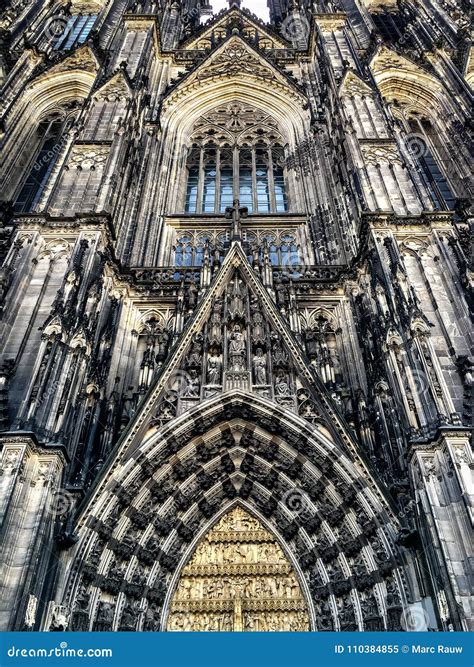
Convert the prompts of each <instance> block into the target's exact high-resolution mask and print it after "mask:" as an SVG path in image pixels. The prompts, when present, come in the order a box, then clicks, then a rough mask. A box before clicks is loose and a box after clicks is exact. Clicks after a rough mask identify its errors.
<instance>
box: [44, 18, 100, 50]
mask: <svg viewBox="0 0 474 667" xmlns="http://www.w3.org/2000/svg"><path fill="white" fill-rule="evenodd" d="M96 19H97V15H96V14H75V15H74V16H71V17H70V18H69V19H68V22H67V25H66V27H65V28H64V31H63V32H62V33H61V34H60V35H59V36H58V38H57V39H56V41H55V43H54V48H55V49H62V50H64V51H68V50H69V49H72V48H74V47H75V46H79V45H80V44H84V42H85V41H86V39H87V38H88V37H89V34H90V32H91V30H92V28H93V27H94V23H95V22H96Z"/></svg>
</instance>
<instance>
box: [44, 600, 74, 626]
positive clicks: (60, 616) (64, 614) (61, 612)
mask: <svg viewBox="0 0 474 667" xmlns="http://www.w3.org/2000/svg"><path fill="white" fill-rule="evenodd" d="M70 615H71V612H70V610H69V607H66V606H65V605H63V604H57V605H55V606H54V608H53V618H52V621H51V625H50V627H49V630H50V632H64V630H66V629H67V626H68V625H69V617H70Z"/></svg>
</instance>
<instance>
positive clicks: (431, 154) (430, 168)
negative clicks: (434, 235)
mask: <svg viewBox="0 0 474 667" xmlns="http://www.w3.org/2000/svg"><path fill="white" fill-rule="evenodd" d="M409 128H410V132H411V133H412V135H413V134H414V135H415V139H412V142H413V146H412V150H411V153H412V155H413V157H414V159H415V161H416V163H417V166H418V172H419V174H420V177H421V179H422V181H423V183H424V185H425V187H426V189H427V190H428V192H429V193H430V195H431V198H432V200H433V203H434V205H435V207H436V208H437V209H444V210H446V209H447V210H452V209H454V208H455V206H456V196H455V195H454V193H453V191H452V190H451V188H450V186H449V183H448V181H447V180H446V178H445V176H444V173H443V171H446V169H443V167H444V166H445V165H444V164H443V162H445V160H443V147H442V146H440V145H439V142H438V140H437V135H436V131H435V129H434V128H433V126H432V125H431V123H430V122H429V121H428V120H422V119H418V118H412V119H411V120H410V121H409Z"/></svg>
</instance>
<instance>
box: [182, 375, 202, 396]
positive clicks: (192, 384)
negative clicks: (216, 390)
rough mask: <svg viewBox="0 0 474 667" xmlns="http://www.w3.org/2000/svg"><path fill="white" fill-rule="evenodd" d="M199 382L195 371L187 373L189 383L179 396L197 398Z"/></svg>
mask: <svg viewBox="0 0 474 667" xmlns="http://www.w3.org/2000/svg"><path fill="white" fill-rule="evenodd" d="M200 387H201V381H200V379H199V377H198V373H197V371H196V370H194V369H193V370H191V371H189V381H188V383H187V385H186V387H185V388H184V390H183V393H182V394H181V396H182V398H198V397H199V390H200Z"/></svg>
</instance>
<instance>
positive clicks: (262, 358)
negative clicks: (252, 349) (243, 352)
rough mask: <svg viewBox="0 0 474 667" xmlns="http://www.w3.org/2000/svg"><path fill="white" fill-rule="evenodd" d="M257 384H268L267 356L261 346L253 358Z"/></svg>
mask: <svg viewBox="0 0 474 667" xmlns="http://www.w3.org/2000/svg"><path fill="white" fill-rule="evenodd" d="M252 365H253V372H254V378H255V384H267V356H266V355H265V354H264V353H263V350H262V349H261V348H260V347H259V348H258V350H257V351H256V353H255V356H254V358H253V359H252Z"/></svg>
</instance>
